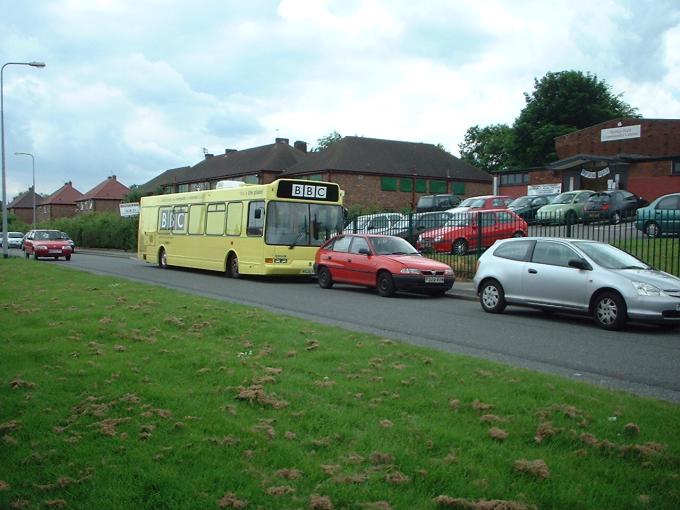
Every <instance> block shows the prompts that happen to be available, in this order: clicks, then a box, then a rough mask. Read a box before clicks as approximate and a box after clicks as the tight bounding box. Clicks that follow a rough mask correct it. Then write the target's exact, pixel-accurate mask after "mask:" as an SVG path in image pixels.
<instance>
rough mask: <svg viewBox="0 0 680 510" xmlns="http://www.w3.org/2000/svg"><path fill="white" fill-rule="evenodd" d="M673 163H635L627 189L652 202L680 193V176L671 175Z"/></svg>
mask: <svg viewBox="0 0 680 510" xmlns="http://www.w3.org/2000/svg"><path fill="white" fill-rule="evenodd" d="M671 164H672V163H671V161H668V160H667V161H646V162H644V163H634V164H632V165H631V166H630V170H629V173H628V186H627V189H628V191H630V192H631V193H635V194H636V195H640V196H641V197H643V198H644V199H645V200H648V201H650V202H651V201H652V200H654V199H655V198H658V197H660V196H661V195H666V194H668V193H680V175H671Z"/></svg>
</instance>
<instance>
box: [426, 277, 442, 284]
mask: <svg viewBox="0 0 680 510" xmlns="http://www.w3.org/2000/svg"><path fill="white" fill-rule="evenodd" d="M425 283H444V277H443V276H426V277H425Z"/></svg>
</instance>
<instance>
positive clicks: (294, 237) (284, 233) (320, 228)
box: [265, 202, 343, 247]
mask: <svg viewBox="0 0 680 510" xmlns="http://www.w3.org/2000/svg"><path fill="white" fill-rule="evenodd" d="M342 227H343V212H342V207H340V206H339V205H328V204H307V203H296V202H270V203H269V208H268V211H267V225H266V229H265V242H266V243H267V244H280V245H286V246H290V247H294V246H321V245H322V244H323V243H324V242H325V241H326V240H328V239H330V238H331V237H333V236H334V235H336V234H339V233H340V232H342Z"/></svg>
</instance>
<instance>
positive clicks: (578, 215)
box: [536, 190, 595, 225]
mask: <svg viewBox="0 0 680 510" xmlns="http://www.w3.org/2000/svg"><path fill="white" fill-rule="evenodd" d="M594 193H595V192H594V191H593V190H575V191H566V192H564V193H560V194H559V195H557V196H556V197H555V199H554V200H553V201H552V202H551V203H550V204H548V205H544V206H543V207H541V208H540V209H539V210H538V212H537V213H536V221H537V222H538V223H542V224H550V223H554V224H558V225H559V224H565V223H566V224H574V223H576V222H578V221H580V220H582V219H583V206H584V205H585V203H586V200H588V198H589V197H590V196H591V195H592V194H594Z"/></svg>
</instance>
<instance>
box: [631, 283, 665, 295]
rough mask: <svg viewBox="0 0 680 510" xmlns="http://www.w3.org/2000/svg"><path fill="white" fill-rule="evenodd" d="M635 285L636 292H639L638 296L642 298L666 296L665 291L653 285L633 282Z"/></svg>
mask: <svg viewBox="0 0 680 510" xmlns="http://www.w3.org/2000/svg"><path fill="white" fill-rule="evenodd" d="M631 283H632V284H633V287H635V290H636V291H637V293H638V295H640V296H662V295H664V293H663V291H662V290H661V289H660V288H658V287H655V286H654V285H652V284H651V283H646V282H631Z"/></svg>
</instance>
